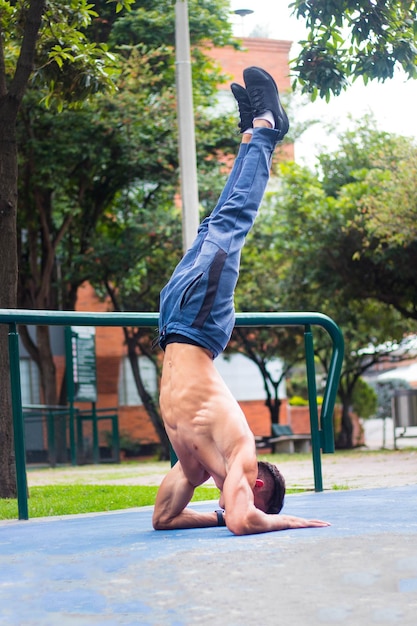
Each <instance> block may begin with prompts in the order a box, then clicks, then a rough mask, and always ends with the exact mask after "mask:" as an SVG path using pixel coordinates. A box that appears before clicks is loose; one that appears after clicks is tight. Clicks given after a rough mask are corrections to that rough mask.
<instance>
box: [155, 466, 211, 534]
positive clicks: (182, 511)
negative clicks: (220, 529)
mask: <svg viewBox="0 0 417 626" xmlns="http://www.w3.org/2000/svg"><path fill="white" fill-rule="evenodd" d="M207 478H208V475H207ZM194 489H195V486H194V485H192V484H191V483H190V481H189V480H188V479H187V477H186V476H185V474H184V472H183V471H182V468H181V464H180V462H177V463H176V464H175V465H174V467H173V468H172V469H171V470H170V471H169V472H168V474H167V475H166V476H165V478H164V480H163V481H162V483H161V486H160V487H159V490H158V494H157V496H156V501H155V508H154V512H153V518H152V524H153V527H154V528H155V530H174V529H176V528H208V527H210V526H217V525H218V519H217V514H216V512H215V511H213V512H212V513H211V512H210V513H200V512H198V511H194V510H193V509H189V508H186V507H187V505H188V503H189V502H190V500H191V498H192V497H193V493H194Z"/></svg>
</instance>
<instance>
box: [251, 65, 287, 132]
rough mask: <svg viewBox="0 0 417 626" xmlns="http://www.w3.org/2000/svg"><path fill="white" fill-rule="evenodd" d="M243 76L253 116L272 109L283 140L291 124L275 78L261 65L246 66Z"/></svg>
mask: <svg viewBox="0 0 417 626" xmlns="http://www.w3.org/2000/svg"><path fill="white" fill-rule="evenodd" d="M243 78H244V80H245V85H246V91H247V94H248V96H249V100H250V104H251V107H252V114H253V117H259V116H260V115H262V113H265V111H272V115H273V116H274V120H275V128H276V130H278V131H279V137H278V141H281V140H282V139H283V138H284V136H285V135H286V134H287V132H288V129H289V126H290V125H289V122H288V117H287V114H286V113H285V111H284V109H283V108H282V105H281V102H280V100H279V94H278V87H277V85H276V83H275V81H274V79H273V78H272V76H271V75H270V74H268V72H265V70H262V69H261V68H260V67H248V68H246V69H245V70H244V72H243Z"/></svg>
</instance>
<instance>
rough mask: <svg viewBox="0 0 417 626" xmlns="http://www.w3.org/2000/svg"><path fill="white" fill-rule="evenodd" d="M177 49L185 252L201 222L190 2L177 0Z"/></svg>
mask: <svg viewBox="0 0 417 626" xmlns="http://www.w3.org/2000/svg"><path fill="white" fill-rule="evenodd" d="M175 49H176V52H175V58H176V86H177V113H178V130H179V158H180V171H181V199H182V238H183V248H184V252H185V251H186V250H188V248H189V247H190V246H191V244H192V243H193V241H194V238H195V236H196V234H197V229H198V225H199V221H200V220H199V212H198V204H199V203H198V185H197V158H196V149H195V133H194V110H193V91H192V80H191V60H190V33H189V28H188V5H187V0H177V1H176V5H175Z"/></svg>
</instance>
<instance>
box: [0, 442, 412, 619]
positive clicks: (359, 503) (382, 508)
mask: <svg viewBox="0 0 417 626" xmlns="http://www.w3.org/2000/svg"><path fill="white" fill-rule="evenodd" d="M336 456H337V455H335V456H332V455H329V456H327V455H326V456H324V457H323V476H324V487H325V491H324V492H322V493H312V492H310V493H304V494H301V495H289V496H287V498H286V504H285V507H284V512H285V513H288V514H294V515H299V516H302V517H309V518H319V519H325V520H328V521H330V522H331V524H332V525H331V526H329V527H327V528H319V529H304V530H291V531H282V532H276V533H268V534H263V535H256V536H249V537H235V536H233V535H232V534H231V533H230V532H229V531H228V529H227V528H210V529H199V530H196V529H194V530H182V531H171V532H161V531H160V532H155V531H153V530H152V527H151V515H152V509H151V508H150V507H147V508H142V509H130V510H126V511H120V512H114V513H102V514H91V515H80V516H68V517H62V518H45V519H32V520H29V521H26V522H18V521H7V522H0V624H1V625H3V624H4V625H5V626H17V625H18V626H72V625H74V626H84V625H85V626H89V625H90V624H91V625H103V626H104V625H109V624H115V625H116V624H124V625H131V626H133V625H135V626H138V625H139V626H142V625H144V626H147V625H149V626H194V625H202V626H205V625H207V626H209V625H210V626H213V624H217V625H220V626H252V625H256V626H258V625H259V626H260V625H262V626H264V625H265V626H269V625H271V626H287V625H289V624H291V625H294V626H304V625H306V626H315V625H322V624H331V625H336V624H346V625H351V626H370V625H371V624H378V625H384V624H401V625H402V626H404V625H405V626H415V625H416V624H417V472H416V470H417V451H416V450H409V451H408V450H407V451H402V452H398V453H395V452H390V453H388V454H383V453H375V454H374V453H371V454H366V453H363V454H360V455H359V456H358V457H356V456H355V458H354V460H353V457H352V458H350V460H349V457H348V459H347V460H346V457H345V456H343V459H344V460H343V463H342V464H341V465H340V464H339V465H338V462H337V459H336ZM362 456H364V459H363V460H361V457H362ZM301 463H302V464H304V463H305V468H304V469H302V470H300V469H298V470H296V469H295V468H296V467H297V465H300V462H298V461H297V460H296V459H295V460H294V461H292V460H291V461H289V462H288V463H285V468H284V471H285V474H286V476H287V482H288V481H289V476H293V475H295V474H296V473H297V472H298V475H297V480H298V481H301V478H302V476H303V475H304V476H305V479H306V480H310V481H312V466H311V461H302V462H301ZM332 467H333V468H335V467H338V468H339V469H338V470H337V471H336V470H334V469H333V470H331V468H332ZM73 469H74V470H76V469H77V468H73ZM99 469H100V471H103V472H104V471H106V470H104V469H102V468H99ZM107 471H108V470H107ZM331 471H333V474H331ZM336 473H337V476H336ZM307 474H308V476H307ZM355 475H356V476H357V477H358V481H357V485H356V486H359V487H361V488H353V489H350V490H347V491H346V490H337V489H336V490H335V489H334V487H335V486H338V487H339V489H340V487H342V486H343V484H342V483H343V480H342V479H343V477H344V482H348V483H351V484H350V486H351V487H355V485H354V484H353V480H354V476H355ZM31 476H32V478H29V481H31V480H33V476H35V473H29V477H31ZM154 476H155V474H154ZM385 476H389V480H388V479H387V478H385V479H384V477H385ZM120 480H123V481H125V480H126V477H121V478H120ZM156 480H159V474H158V475H157V478H156ZM291 480H292V479H291ZM332 480H335V481H336V482H335V484H334V485H332V484H331V481H332ZM384 480H385V482H384ZM326 481H327V482H326ZM106 482H107V481H106ZM381 483H384V484H383V486H382V487H381V486H380V485H381ZM327 489H328V490H327ZM216 505H217V503H216V502H209V503H200V504H196V505H194V506H195V507H198V508H201V509H204V510H213V509H214V508H216Z"/></svg>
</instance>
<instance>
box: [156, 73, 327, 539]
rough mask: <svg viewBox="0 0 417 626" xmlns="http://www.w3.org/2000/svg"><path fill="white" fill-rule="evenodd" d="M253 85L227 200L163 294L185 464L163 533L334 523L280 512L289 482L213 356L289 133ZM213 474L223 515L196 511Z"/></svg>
mask: <svg viewBox="0 0 417 626" xmlns="http://www.w3.org/2000/svg"><path fill="white" fill-rule="evenodd" d="M243 76H244V80H245V88H244V87H242V86H240V85H238V84H236V83H233V84H232V86H231V89H232V92H233V94H234V96H235V98H236V100H237V102H238V106H239V113H240V124H239V126H240V129H241V132H242V143H241V145H240V148H239V153H238V156H237V158H236V161H235V164H234V166H233V169H232V171H231V173H230V176H229V178H228V181H227V183H226V186H225V188H224V190H223V192H222V194H221V196H220V199H219V201H218V203H217V205H216V207H215V209H214V210H213V212H212V213H211V215H210V216H209V217H207V218H206V219H205V220H204V221H203V222H202V224H201V225H200V228H199V230H198V234H197V237H196V240H195V242H194V244H193V245H192V246H191V248H190V249H189V250H188V251H187V253H186V254H185V256H184V258H183V259H182V261H181V262H180V263H179V265H178V266H177V268H176V269H175V271H174V273H173V275H172V277H171V279H170V281H169V282H168V284H167V285H166V286H165V287H164V289H163V290H162V292H161V306H160V328H159V343H160V346H161V347H162V349H163V350H165V354H164V364H163V373H162V380H161V391H160V407H161V412H162V416H163V420H164V424H165V428H166V431H167V434H168V437H169V439H170V441H171V444H172V446H173V448H174V450H175V453H176V455H177V457H178V462H177V463H176V464H175V465H174V467H173V468H172V469H171V470H170V472H169V473H168V474H167V476H166V477H165V478H164V480H163V481H162V484H161V486H160V488H159V491H158V495H157V498H156V502H155V509H154V514H153V526H154V528H155V529H157V530H163V529H164V530H168V529H176V528H202V527H209V526H218V525H220V526H224V525H227V527H228V528H229V530H230V531H232V532H233V533H235V534H237V535H243V534H250V533H262V532H269V531H274V530H283V529H287V528H306V527H319V526H328V524H327V522H322V521H319V520H306V519H302V518H298V517H293V516H289V515H278V513H279V511H280V510H281V508H282V505H283V500H284V494H285V484H284V480H283V478H282V476H281V474H280V472H279V471H278V468H276V466H274V465H272V464H270V463H265V462H260V463H258V461H257V457H256V448H255V440H254V437H253V434H252V432H251V431H250V429H249V426H248V423H247V421H246V418H245V416H244V414H243V412H242V410H241V408H240V406H239V404H238V403H237V401H236V400H235V398H234V397H233V396H232V394H231V392H230V391H229V389H228V387H227V386H226V384H225V383H224V381H223V380H222V378H221V377H220V375H219V373H218V372H217V370H216V368H215V366H214V363H213V359H214V358H215V357H216V356H218V354H220V352H222V351H223V350H224V348H225V347H226V345H227V343H228V341H229V339H230V335H231V333H232V330H233V326H234V321H235V314H234V304H233V293H234V289H235V286H236V282H237V279H238V274H239V264H240V252H241V249H242V247H243V244H244V241H245V237H246V235H247V233H248V232H249V230H250V229H251V227H252V225H253V223H254V220H255V217H256V214H257V211H258V208H259V205H260V203H261V200H262V197H263V194H264V191H265V187H266V184H267V182H268V179H269V171H270V164H271V157H272V154H273V151H274V149H275V147H276V144H277V143H278V142H279V141H281V140H282V139H283V137H284V135H285V134H286V133H287V131H288V126H289V125H288V118H287V116H286V113H285V111H284V110H283V108H282V106H281V104H280V101H279V95H278V90H277V87H276V84H275V82H274V80H273V79H272V77H271V76H270V75H269V74H268V73H267V72H265V71H264V70H262V69H260V68H256V67H251V68H248V69H246V70H245V71H244V73H243ZM210 476H211V477H212V478H213V479H214V481H215V483H216V485H217V487H218V488H219V489H220V492H221V498H220V506H221V507H222V510H221V511H213V512H203V513H202V512H198V511H196V510H193V509H192V508H189V507H188V506H187V505H188V504H189V502H190V500H191V498H192V496H193V493H194V490H195V488H196V487H197V486H198V485H201V484H203V483H204V482H205V481H206V480H207V479H208V478H209V477H210Z"/></svg>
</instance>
